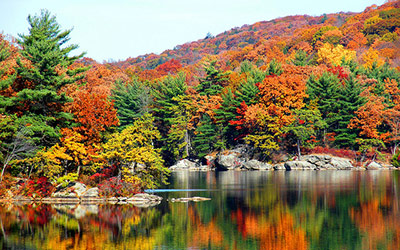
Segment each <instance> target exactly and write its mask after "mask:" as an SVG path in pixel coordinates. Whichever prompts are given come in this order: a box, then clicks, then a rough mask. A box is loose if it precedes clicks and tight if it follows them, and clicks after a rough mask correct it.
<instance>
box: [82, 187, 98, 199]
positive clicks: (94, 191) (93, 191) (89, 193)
mask: <svg viewBox="0 0 400 250" xmlns="http://www.w3.org/2000/svg"><path fill="white" fill-rule="evenodd" d="M81 197H82V198H86V199H90V198H98V197H99V188H98V187H94V188H89V189H88V190H86V192H85V193H83V195H82V196H81Z"/></svg>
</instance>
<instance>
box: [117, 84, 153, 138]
mask: <svg viewBox="0 0 400 250" xmlns="http://www.w3.org/2000/svg"><path fill="white" fill-rule="evenodd" d="M111 95H112V96H111V98H112V99H113V100H114V105H115V107H116V108H117V114H118V119H119V121H120V130H123V129H124V128H125V127H126V126H128V125H131V124H132V123H133V122H134V121H135V120H136V119H137V118H139V117H141V116H142V115H143V114H145V113H147V112H149V109H150V105H151V102H152V100H151V96H150V89H149V88H148V87H147V86H145V84H144V83H142V82H140V81H139V80H138V79H136V78H134V79H132V81H131V82H128V83H124V82H123V81H120V80H117V81H116V82H115V86H114V88H113V89H112V90H111Z"/></svg>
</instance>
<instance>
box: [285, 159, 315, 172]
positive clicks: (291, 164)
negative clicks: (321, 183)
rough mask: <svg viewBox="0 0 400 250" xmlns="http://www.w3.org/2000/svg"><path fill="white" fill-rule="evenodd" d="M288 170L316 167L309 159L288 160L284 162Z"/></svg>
mask: <svg viewBox="0 0 400 250" xmlns="http://www.w3.org/2000/svg"><path fill="white" fill-rule="evenodd" d="M284 166H285V169H286V170H305V169H315V165H313V164H311V163H309V162H308V161H288V162H285V164H284Z"/></svg>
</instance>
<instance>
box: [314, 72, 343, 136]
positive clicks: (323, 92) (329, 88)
mask: <svg viewBox="0 0 400 250" xmlns="http://www.w3.org/2000/svg"><path fill="white" fill-rule="evenodd" d="M340 88H341V87H340V82H339V78H337V77H336V75H334V74H332V73H330V72H324V73H323V74H322V76H321V77H319V78H317V77H315V76H314V75H311V76H310V78H309V79H308V81H307V90H306V93H307V94H308V96H309V100H316V104H317V106H318V109H319V110H320V112H321V115H322V119H323V120H324V121H325V122H326V124H327V129H325V130H324V132H323V135H322V136H323V137H324V138H323V139H324V141H325V142H326V140H325V139H326V138H325V135H326V132H333V131H334V130H335V129H337V128H338V122H339V120H340V119H341V118H340V116H339V109H340V105H339V103H338V101H337V100H338V99H340Z"/></svg>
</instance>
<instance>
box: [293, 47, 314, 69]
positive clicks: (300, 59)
mask: <svg viewBox="0 0 400 250" xmlns="http://www.w3.org/2000/svg"><path fill="white" fill-rule="evenodd" d="M309 61H310V57H309V56H307V53H306V52H305V51H304V50H301V49H300V50H298V51H296V54H295V55H294V59H292V63H293V64H294V65H296V66H306V65H308V64H309V63H308V62H309Z"/></svg>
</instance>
